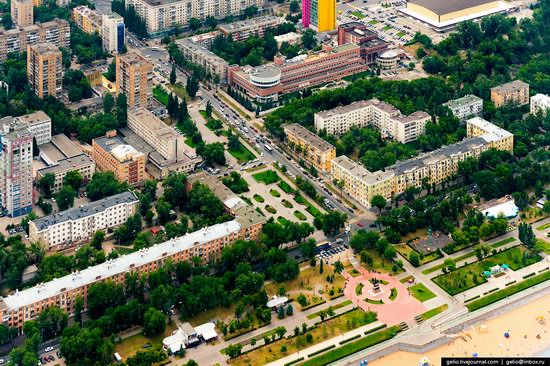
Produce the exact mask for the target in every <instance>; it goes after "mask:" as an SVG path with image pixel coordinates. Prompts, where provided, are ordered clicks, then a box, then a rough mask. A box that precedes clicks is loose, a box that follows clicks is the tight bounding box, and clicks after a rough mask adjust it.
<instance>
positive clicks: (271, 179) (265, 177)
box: [252, 169, 281, 185]
mask: <svg viewBox="0 0 550 366" xmlns="http://www.w3.org/2000/svg"><path fill="white" fill-rule="evenodd" d="M252 178H254V180H256V182H260V183H263V184H266V185H267V184H271V183H276V182H278V181H279V180H281V178H280V177H279V175H278V174H277V172H275V171H274V170H271V169H270V170H266V171H263V172H261V173H256V174H252Z"/></svg>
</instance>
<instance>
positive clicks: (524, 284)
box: [466, 271, 550, 311]
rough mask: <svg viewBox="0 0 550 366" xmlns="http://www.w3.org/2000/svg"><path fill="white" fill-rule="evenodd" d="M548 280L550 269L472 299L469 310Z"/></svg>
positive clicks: (549, 278) (468, 306)
mask: <svg viewBox="0 0 550 366" xmlns="http://www.w3.org/2000/svg"><path fill="white" fill-rule="evenodd" d="M548 280H550V271H546V272H544V273H542V274H539V275H537V276H533V277H530V278H528V279H526V280H523V281H521V282H520V283H517V284H515V285H511V286H508V287H506V288H504V289H502V290H499V291H495V292H492V293H490V294H489V295H487V296H484V297H482V298H481V299H478V300H474V301H472V302H471V303H469V304H467V305H466V307H467V308H468V310H469V311H474V310H477V309H481V308H483V307H485V306H487V305H490V304H492V303H494V302H497V301H499V300H502V299H504V298H506V297H508V296H511V295H513V294H515V293H518V292H520V291H523V290H525V289H528V288H529V287H533V286H535V285H538V284H539V283H543V282H545V281H548Z"/></svg>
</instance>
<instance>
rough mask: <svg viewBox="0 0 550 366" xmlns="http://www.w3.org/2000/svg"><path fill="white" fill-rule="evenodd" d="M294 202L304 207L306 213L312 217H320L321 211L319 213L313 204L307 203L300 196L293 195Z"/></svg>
mask: <svg viewBox="0 0 550 366" xmlns="http://www.w3.org/2000/svg"><path fill="white" fill-rule="evenodd" d="M294 201H296V202H297V203H299V204H300V205H305V206H306V211H307V212H309V213H310V214H311V215H312V216H313V217H317V216H319V215H321V211H319V209H318V208H317V207H315V206H313V204H311V202H309V201H308V200H307V199H305V198H304V197H302V195H300V194H298V193H297V194H296V195H294Z"/></svg>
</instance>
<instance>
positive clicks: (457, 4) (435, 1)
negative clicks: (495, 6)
mask: <svg viewBox="0 0 550 366" xmlns="http://www.w3.org/2000/svg"><path fill="white" fill-rule="evenodd" d="M493 2H495V0H443V1H442V0H409V4H415V5H419V6H422V7H424V8H426V9H428V10H431V11H432V12H434V13H436V14H437V15H444V14H449V13H454V12H457V11H461V10H465V9H468V8H473V7H475V6H479V5H484V4H490V3H493Z"/></svg>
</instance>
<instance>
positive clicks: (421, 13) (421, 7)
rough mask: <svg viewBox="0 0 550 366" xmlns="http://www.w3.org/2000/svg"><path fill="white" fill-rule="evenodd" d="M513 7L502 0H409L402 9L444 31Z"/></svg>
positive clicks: (408, 14) (406, 13) (504, 11)
mask: <svg viewBox="0 0 550 366" xmlns="http://www.w3.org/2000/svg"><path fill="white" fill-rule="evenodd" d="M512 8H513V7H512V6H510V5H509V4H507V3H505V2H504V1H500V0H444V1H442V0H409V1H408V2H407V6H406V7H405V8H403V9H401V10H400V11H401V13H402V14H404V15H405V16H409V17H412V18H414V19H416V20H418V21H421V22H422V23H426V24H428V25H429V26H431V27H432V28H434V29H435V30H436V31H439V32H444V31H447V30H450V29H452V28H454V27H456V26H457V25H458V24H459V23H461V22H464V21H466V20H476V19H480V18H483V17H485V16H488V15H493V14H498V13H506V12H509V11H510V10H511V9H512Z"/></svg>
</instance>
